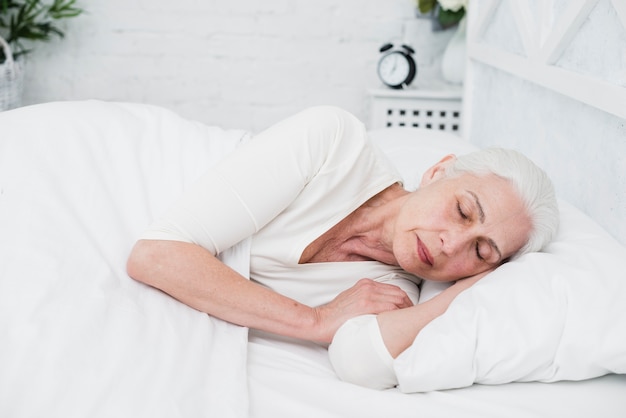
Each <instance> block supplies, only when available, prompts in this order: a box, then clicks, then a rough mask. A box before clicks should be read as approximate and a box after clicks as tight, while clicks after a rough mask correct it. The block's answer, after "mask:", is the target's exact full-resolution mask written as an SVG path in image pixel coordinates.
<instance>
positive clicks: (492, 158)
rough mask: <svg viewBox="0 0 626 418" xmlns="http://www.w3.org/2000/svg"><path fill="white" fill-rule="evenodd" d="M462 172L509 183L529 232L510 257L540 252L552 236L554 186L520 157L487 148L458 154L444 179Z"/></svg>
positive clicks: (555, 211) (556, 210)
mask: <svg viewBox="0 0 626 418" xmlns="http://www.w3.org/2000/svg"><path fill="white" fill-rule="evenodd" d="M462 173H470V174H474V175H487V174H495V175H497V176H499V177H502V178H504V179H507V180H508V181H510V182H511V183H512V184H513V186H514V187H515V189H516V190H517V192H518V194H519V196H520V198H521V199H522V202H523V204H524V207H525V208H526V213H527V215H528V216H529V218H530V222H531V225H532V229H531V232H530V235H529V237H528V241H527V242H526V244H525V245H523V246H522V248H520V249H519V250H518V251H517V252H516V253H515V254H514V255H513V257H511V258H516V257H519V256H521V255H522V254H526V253H529V252H534V251H541V250H542V249H543V248H544V247H545V246H546V245H547V244H548V243H549V242H550V241H551V240H552V239H553V238H554V236H555V235H556V231H557V230H558V226H559V208H558V203H557V200H556V196H555V193H554V186H553V185H552V181H550V178H549V177H548V176H547V174H546V173H545V172H544V171H543V170H542V169H541V168H539V167H538V166H537V165H536V164H535V163H533V162H532V161H531V160H530V159H528V158H527V157H526V156H524V155H523V154H521V153H519V152H517V151H513V150H508V149H502V148H488V149H484V150H480V151H476V152H472V153H469V154H465V155H460V156H459V157H458V158H457V159H456V161H455V162H454V163H453V164H450V165H449V166H448V167H447V169H446V175H447V176H456V175H460V174H462Z"/></svg>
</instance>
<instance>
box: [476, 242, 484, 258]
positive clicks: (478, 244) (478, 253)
mask: <svg viewBox="0 0 626 418" xmlns="http://www.w3.org/2000/svg"><path fill="white" fill-rule="evenodd" d="M476 257H478V259H479V260H481V261H486V260H485V259H484V258H483V256H481V255H480V243H479V242H477V243H476Z"/></svg>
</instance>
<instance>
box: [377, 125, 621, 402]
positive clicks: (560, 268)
mask: <svg viewBox="0 0 626 418" xmlns="http://www.w3.org/2000/svg"><path fill="white" fill-rule="evenodd" d="M373 136H375V137H379V138H380V139H378V140H376V142H377V143H378V144H379V146H381V147H382V148H383V150H384V151H385V152H387V153H388V155H389V156H390V157H391V158H392V159H393V161H394V162H395V163H396V164H397V166H398V167H399V169H400V170H401V171H402V174H403V176H404V177H405V178H414V177H415V176H417V175H418V174H417V172H416V171H415V170H412V169H409V167H411V162H412V161H413V156H414V155H415V154H416V153H419V154H424V155H426V154H430V153H440V154H441V153H442V149H443V148H445V149H446V150H445V151H444V152H443V153H450V152H456V153H461V152H462V151H464V150H465V149H466V148H467V147H465V145H466V144H467V143H465V144H464V143H463V141H462V140H454V139H453V138H450V137H446V138H445V141H443V142H442V141H441V137H440V134H437V135H433V134H432V133H431V134H429V133H427V132H420V133H419V134H414V133H412V132H411V133H409V132H406V131H395V132H394V131H390V132H387V133H385V132H380V133H379V132H376V133H375V134H374V135H373ZM384 136H396V137H395V138H393V140H392V141H391V140H390V141H389V149H388V150H386V149H385V142H384V141H382V140H381V139H383V137H384ZM412 147H414V148H415V149H414V150H412V151H411V150H410V149H411V148H412ZM460 151H461V152H460ZM415 169H416V170H418V169H419V170H423V167H415ZM559 206H560V210H561V224H560V230H559V232H558V234H557V237H556V238H555V240H554V241H553V242H552V243H551V244H550V245H549V246H548V247H547V248H546V250H545V251H544V252H541V253H534V254H526V255H524V256H522V257H520V258H519V259H517V260H515V261H512V262H509V263H507V264H505V265H503V266H501V267H500V268H498V269H497V270H496V271H495V272H493V273H491V274H489V275H488V276H487V277H485V278H484V279H483V280H481V281H480V282H478V283H477V284H476V285H475V286H473V287H472V288H470V289H469V290H467V291H465V292H464V293H462V294H461V295H460V296H458V297H457V298H456V299H455V300H454V301H453V303H452V305H451V306H450V308H449V309H448V311H447V312H446V313H445V314H444V315H443V316H441V317H439V318H437V319H436V320H434V321H433V322H431V323H430V324H429V325H428V326H426V327H425V328H424V329H423V330H422V331H421V332H420V334H419V335H418V336H417V338H416V339H415V341H414V343H413V344H412V346H411V347H409V348H408V349H407V350H406V351H404V352H403V353H402V354H401V355H400V356H399V357H398V358H396V360H395V361H394V369H395V371H396V374H397V377H398V381H399V386H398V387H399V389H400V390H401V391H402V392H425V391H432V390H440V389H449V388H459V387H464V386H469V385H471V384H473V383H482V384H499V383H508V382H513V381H542V382H553V381H558V380H582V379H588V378H592V377H597V376H601V375H604V374H608V373H626V247H625V246H624V245H622V244H620V243H619V242H618V241H617V240H615V239H614V238H613V237H611V236H610V235H609V234H608V233H607V232H606V231H604V230H603V229H602V228H601V227H600V226H599V225H598V224H597V223H595V222H594V221H593V220H591V219H590V218H589V217H587V216H586V215H584V214H583V213H582V212H580V211H579V210H578V209H576V208H574V207H573V206H571V205H569V204H568V203H566V202H563V201H560V202H559ZM428 283H429V282H425V285H428Z"/></svg>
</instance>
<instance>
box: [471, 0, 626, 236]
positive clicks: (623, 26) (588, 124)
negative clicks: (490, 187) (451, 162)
mask: <svg viewBox="0 0 626 418" xmlns="http://www.w3.org/2000/svg"><path fill="white" fill-rule="evenodd" d="M468 19H469V22H468V56H469V65H468V74H467V78H466V82H465V103H464V106H465V112H464V114H465V118H466V120H465V121H464V124H465V129H464V135H465V136H466V137H467V139H468V140H469V141H471V142H473V143H476V144H478V145H479V146H481V147H486V146H505V147H509V148H515V149H518V150H520V151H522V152H524V153H525V154H526V155H528V156H529V157H530V158H532V159H533V160H534V161H535V162H536V163H537V164H539V165H540V166H542V167H543V168H544V169H545V170H546V171H547V172H548V174H549V175H550V176H551V177H552V179H553V180H554V183H555V186H556V189H557V193H558V195H559V196H560V197H562V198H564V199H565V200H567V201H569V202H570V203H572V204H574V205H575V206H577V207H578V208H580V209H581V210H583V211H584V212H586V213H587V214H589V215H590V216H591V217H593V218H594V219H595V220H596V221H597V222H598V223H600V224H601V225H603V226H604V227H605V228H606V229H607V230H608V231H609V232H611V233H612V234H613V235H614V236H615V237H616V238H618V239H619V240H620V241H621V242H622V243H625V244H626V1H625V0H471V1H470V10H469V17H468Z"/></svg>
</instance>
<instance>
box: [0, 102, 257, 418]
mask: <svg viewBox="0 0 626 418" xmlns="http://www.w3.org/2000/svg"><path fill="white" fill-rule="evenodd" d="M0 135H1V140H0V254H2V256H1V258H0V275H1V280H0V335H1V338H2V345H1V346H0V406H1V409H0V411H1V412H0V415H1V416H3V417H7V418H8V417H11V418H17V417H44V416H62V417H105V416H106V417H148V416H149V417H168V418H172V417H186V418H188V417H209V416H214V417H244V416H247V413H248V404H247V383H246V344H247V330H246V329H245V328H241V327H236V326H234V325H231V324H227V323H225V322H222V321H220V320H218V319H215V318H211V317H209V316H208V315H205V314H203V313H200V312H198V311H195V310H193V309H191V308H188V307H187V306H185V305H183V304H181V303H178V302H177V301H175V300H174V299H172V298H171V297H169V296H166V295H165V294H162V293H161V292H159V291H157V290H154V289H152V288H148V287H147V286H145V285H142V284H139V283H137V282H134V281H133V280H130V279H129V278H128V276H127V275H126V272H125V260H126V257H127V255H128V253H129V251H130V248H131V246H132V245H133V243H134V241H135V239H136V237H137V236H138V235H139V233H140V232H141V231H143V230H144V229H145V228H146V227H147V225H148V224H149V222H150V221H151V219H153V217H154V216H155V214H157V213H158V212H159V211H161V210H162V209H164V208H165V207H166V206H167V205H168V204H170V203H171V201H172V200H173V199H174V197H175V196H176V195H178V194H179V193H181V191H182V190H183V189H184V187H185V186H186V185H188V184H189V183H190V182H191V181H193V180H194V179H195V178H196V177H197V176H198V175H199V174H200V173H201V172H203V171H204V170H205V169H206V167H207V165H208V164H211V163H213V162H214V161H215V160H216V159H217V158H219V157H221V156H223V155H224V153H226V152H229V151H230V150H232V149H234V147H235V146H236V145H237V144H238V143H239V142H241V141H242V140H244V139H245V138H246V133H245V132H242V131H224V130H221V129H218V128H212V127H207V126H204V125H201V124H196V123H193V122H189V121H186V120H183V119H182V118H179V117H178V116H176V115H174V114H172V113H170V112H168V111H166V110H164V109H160V108H155V107H151V106H144V105H130V104H113V103H102V102H97V101H90V102H83V103H79V104H77V103H55V104H47V105H42V106H35V107H31V108H24V109H18V110H15V111H13V112H10V113H3V114H0ZM243 268H244V269H245V265H244V266H243Z"/></svg>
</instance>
